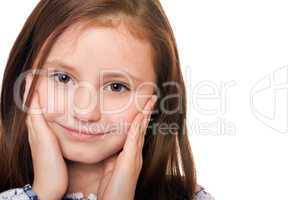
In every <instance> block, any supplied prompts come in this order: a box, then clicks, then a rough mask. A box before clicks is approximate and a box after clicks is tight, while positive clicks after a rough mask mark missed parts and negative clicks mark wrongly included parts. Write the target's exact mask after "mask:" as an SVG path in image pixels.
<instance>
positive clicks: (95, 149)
mask: <svg viewBox="0 0 300 200" xmlns="http://www.w3.org/2000/svg"><path fill="white" fill-rule="evenodd" d="M99 147H100V148H99ZM102 147H103V148H101V146H88V147H86V146H80V147H77V148H76V147H75V146H73V147H71V146H67V147H66V146H65V147H64V146H62V154H63V157H64V158H65V159H67V160H70V161H73V162H80V163H86V164H96V163H99V162H101V161H103V160H105V159H106V158H109V157H111V156H113V155H114V154H116V153H118V152H120V151H121V150H122V148H123V143H122V142H119V143H114V144H113V145H111V146H109V145H108V144H105V145H103V146H102Z"/></svg>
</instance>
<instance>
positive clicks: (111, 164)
mask: <svg viewBox="0 0 300 200" xmlns="http://www.w3.org/2000/svg"><path fill="white" fill-rule="evenodd" d="M117 156H118V154H116V156H111V157H109V158H108V159H106V160H105V161H104V163H105V166H104V170H103V175H102V178H101V182H100V184H99V188H98V194H99V198H100V199H101V197H102V196H103V194H104V191H105V189H106V187H107V185H108V183H109V181H110V179H111V176H112V174H113V170H114V168H115V164H116V160H117Z"/></svg>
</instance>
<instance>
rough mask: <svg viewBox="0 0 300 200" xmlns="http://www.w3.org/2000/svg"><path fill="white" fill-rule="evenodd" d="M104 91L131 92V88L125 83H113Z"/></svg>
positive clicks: (105, 87)
mask: <svg viewBox="0 0 300 200" xmlns="http://www.w3.org/2000/svg"><path fill="white" fill-rule="evenodd" d="M104 89H106V90H108V91H112V92H126V91H130V88H129V87H128V86H127V84H125V83H121V82H112V83H110V84H108V85H106V86H104Z"/></svg>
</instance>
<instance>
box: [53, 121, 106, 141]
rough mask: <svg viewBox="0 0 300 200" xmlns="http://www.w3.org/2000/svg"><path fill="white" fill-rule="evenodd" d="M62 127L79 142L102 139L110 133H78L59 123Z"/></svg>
mask: <svg viewBox="0 0 300 200" xmlns="http://www.w3.org/2000/svg"><path fill="white" fill-rule="evenodd" d="M57 124H58V125H59V126H60V127H62V128H63V129H64V130H65V131H66V133H68V135H70V136H72V137H73V138H76V139H79V140H89V139H95V138H102V137H104V136H105V135H107V134H108V133H109V132H110V131H108V132H101V133H99V132H97V133H94V132H93V133H92V132H85V131H80V132H79V131H77V130H75V129H72V128H69V127H66V126H64V125H62V124H59V123H57Z"/></svg>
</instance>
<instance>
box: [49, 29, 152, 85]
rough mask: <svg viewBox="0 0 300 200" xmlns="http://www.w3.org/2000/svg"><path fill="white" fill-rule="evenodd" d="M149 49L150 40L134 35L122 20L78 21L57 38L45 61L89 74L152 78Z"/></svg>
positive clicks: (147, 79)
mask: <svg viewBox="0 0 300 200" xmlns="http://www.w3.org/2000/svg"><path fill="white" fill-rule="evenodd" d="M83 27H84V28H83ZM152 52H153V51H152V47H151V44H150V42H148V41H147V40H141V39H139V38H137V37H134V36H133V35H132V34H131V33H130V31H129V30H128V29H127V27H126V25H125V24H124V23H120V24H119V25H118V26H113V27H110V26H99V25H91V26H85V24H84V23H77V24H74V25H72V26H71V27H69V28H68V29H67V30H66V31H65V32H64V33H63V34H62V35H61V36H60V37H59V38H58V40H57V41H56V42H55V44H54V45H53V47H52V49H51V51H50V54H49V55H48V58H47V61H51V60H60V61H63V62H66V63H69V64H71V66H72V67H74V68H77V69H78V70H82V72H83V73H90V75H93V74H97V73H99V72H102V71H103V70H104V71H105V70H113V71H125V72H129V73H130V74H132V75H134V76H136V77H139V78H141V79H143V80H145V81H153V80H154V79H155V74H154V73H155V72H154V66H153V56H152Z"/></svg>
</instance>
